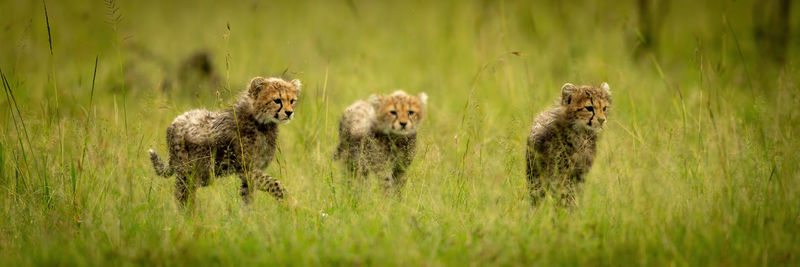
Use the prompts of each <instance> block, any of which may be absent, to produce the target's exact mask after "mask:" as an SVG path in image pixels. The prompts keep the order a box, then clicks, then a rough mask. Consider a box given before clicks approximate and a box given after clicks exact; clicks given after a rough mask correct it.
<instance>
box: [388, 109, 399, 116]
mask: <svg viewBox="0 0 800 267" xmlns="http://www.w3.org/2000/svg"><path fill="white" fill-rule="evenodd" d="M389 113H390V114H392V115H395V116H397V111H394V110H391V111H389Z"/></svg>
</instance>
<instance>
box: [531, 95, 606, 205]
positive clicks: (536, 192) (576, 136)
mask: <svg viewBox="0 0 800 267" xmlns="http://www.w3.org/2000/svg"><path fill="white" fill-rule="evenodd" d="M610 106H611V90H610V88H609V86H608V84H607V83H603V84H601V85H600V86H599V87H595V86H587V85H584V86H581V87H577V86H575V85H572V84H570V83H567V84H564V86H562V87H561V102H560V103H559V104H558V105H557V106H555V107H553V108H551V109H548V110H546V111H544V112H542V113H541V114H539V116H537V117H536V120H535V121H534V123H533V127H531V132H530V135H529V136H528V148H527V153H526V159H527V162H526V163H527V164H526V165H527V172H526V174H527V184H528V189H529V190H530V196H531V200H532V201H533V202H534V204H535V203H538V202H539V201H540V200H541V198H543V197H545V195H546V193H547V192H551V193H554V197H557V198H558V199H559V202H560V203H561V204H564V205H572V204H574V202H575V194H576V191H578V189H579V186H580V184H581V182H583V180H584V178H585V176H586V173H587V172H589V169H590V168H591V167H592V163H593V162H594V157H595V152H596V143H597V138H598V134H599V132H600V131H601V130H602V128H603V126H604V125H605V122H606V116H608V112H609V110H610Z"/></svg>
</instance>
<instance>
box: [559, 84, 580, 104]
mask: <svg viewBox="0 0 800 267" xmlns="http://www.w3.org/2000/svg"><path fill="white" fill-rule="evenodd" d="M577 91H578V88H577V87H575V85H573V84H571V83H565V84H564V85H563V86H561V105H562V106H566V105H569V104H571V103H572V95H573V94H575V92H577Z"/></svg>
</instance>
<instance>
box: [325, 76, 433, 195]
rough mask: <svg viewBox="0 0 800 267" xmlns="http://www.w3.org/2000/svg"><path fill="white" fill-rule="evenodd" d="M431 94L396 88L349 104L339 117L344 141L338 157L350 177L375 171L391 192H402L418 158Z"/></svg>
mask: <svg viewBox="0 0 800 267" xmlns="http://www.w3.org/2000/svg"><path fill="white" fill-rule="evenodd" d="M427 98H428V96H427V95H425V93H421V94H419V95H417V96H413V95H409V94H406V92H403V91H396V92H394V93H392V94H390V95H386V96H378V95H372V96H371V97H370V98H369V100H367V101H363V100H360V101H358V102H355V103H353V104H352V105H350V106H349V107H347V109H346V110H345V111H344V115H342V119H341V120H340V121H339V140H340V143H339V147H338V148H337V149H336V153H335V155H334V158H335V159H342V160H343V161H344V165H345V170H346V172H347V175H348V177H353V178H355V177H361V178H362V179H363V178H366V176H367V175H368V174H369V172H370V171H371V172H373V173H374V174H375V175H376V176H377V177H378V178H379V179H381V180H382V182H383V185H384V188H385V189H386V191H387V192H390V190H391V189H394V191H395V193H399V192H400V189H402V187H403V185H404V184H405V182H406V178H405V172H406V168H408V166H409V165H410V164H411V161H412V160H413V158H414V152H415V150H416V143H417V127H419V124H420V123H421V122H422V118H423V116H424V114H425V110H424V109H425V103H426V101H427Z"/></svg>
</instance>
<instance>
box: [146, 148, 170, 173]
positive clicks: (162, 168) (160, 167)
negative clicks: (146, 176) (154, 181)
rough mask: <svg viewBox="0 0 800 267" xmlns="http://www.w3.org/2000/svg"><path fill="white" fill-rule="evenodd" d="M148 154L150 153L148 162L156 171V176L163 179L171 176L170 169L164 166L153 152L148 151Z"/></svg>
mask: <svg viewBox="0 0 800 267" xmlns="http://www.w3.org/2000/svg"><path fill="white" fill-rule="evenodd" d="M148 152H150V160H151V161H152V162H153V169H155V170H156V174H158V175H160V176H163V177H170V176H172V173H173V172H172V168H171V167H168V166H167V165H166V164H164V161H163V160H161V157H159V156H158V154H156V152H155V151H153V150H152V149H150V150H149V151H148Z"/></svg>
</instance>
